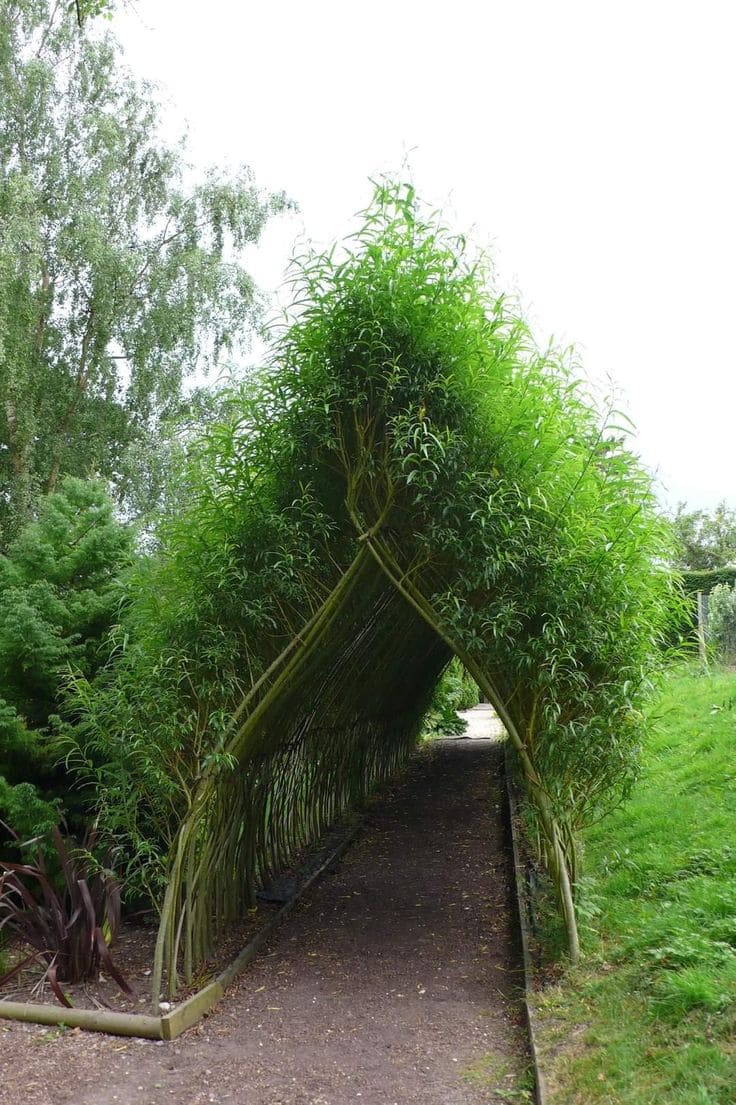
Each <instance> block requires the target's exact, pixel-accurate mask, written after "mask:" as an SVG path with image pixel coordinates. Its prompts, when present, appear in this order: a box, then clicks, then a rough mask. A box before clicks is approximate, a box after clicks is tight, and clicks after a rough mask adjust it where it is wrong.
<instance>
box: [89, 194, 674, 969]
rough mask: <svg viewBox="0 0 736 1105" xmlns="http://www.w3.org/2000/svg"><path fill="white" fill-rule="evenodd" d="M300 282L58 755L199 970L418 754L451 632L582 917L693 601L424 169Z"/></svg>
mask: <svg viewBox="0 0 736 1105" xmlns="http://www.w3.org/2000/svg"><path fill="white" fill-rule="evenodd" d="M294 284H295V292H294V294H295V302H296V303H297V308H296V317H295V321H294V322H293V325H290V326H288V327H287V328H286V329H285V331H284V333H283V334H282V336H281V337H280V339H279V340H278V341H277V342H276V345H275V347H274V352H273V356H272V360H271V363H270V364H269V365H268V366H267V367H266V368H265V369H264V371H263V372H262V373H260V374H259V375H257V376H255V377H254V378H253V379H252V380H251V381H250V382H249V383H248V384H247V385H245V386H243V387H241V388H240V389H239V390H237V391H235V392H233V393H232V395H231V398H230V401H229V404H225V405H224V407H223V417H222V418H221V419H220V421H219V422H215V423H213V424H212V425H211V426H210V427H209V429H208V431H207V433H206V434H205V435H204V437H203V438H202V440H201V441H200V442H199V443H198V444H197V445H196V446H195V447H193V448H192V449H191V451H190V456H189V459H188V462H187V464H186V466H185V468H184V470H183V471H182V473H181V477H180V479H181V481H182V486H183V488H184V489H185V491H184V494H183V496H182V506H181V509H180V510H179V511H178V512H177V514H176V516H172V517H171V518H170V519H169V520H168V521H167V523H166V525H165V526H164V528H163V530H162V532H161V554H160V556H159V557H158V558H157V559H156V560H155V561H154V562H152V563H151V564H148V565H146V566H145V568H144V569H143V570H142V571H141V572H140V574H139V577H138V579H137V582H136V584H135V587H134V591H133V594H132V598H131V603H130V607H129V609H128V611H127V612H126V616H125V621H124V628H123V629H122V630H121V633H120V635H119V637H118V641H119V651H118V654H117V656H116V658H115V661H114V663H113V664H112V665H111V667H110V669H109V671H108V672H107V673H106V675H105V678H104V679H102V680H98V682H97V684H96V685H95V686H91V685H89V684H87V683H84V682H81V683H79V685H78V690H77V702H76V709H77V710H78V711H81V712H82V713H83V715H84V716H83V720H82V722H81V724H80V725H79V726H77V728H76V730H75V731H74V732H72V733H70V735H69V745H68V747H69V754H70V760H69V762H70V763H75V764H76V765H77V767H78V768H79V769H80V770H81V771H82V773H83V774H86V776H87V777H88V778H90V779H91V780H93V781H94V783H95V788H96V793H98V794H99V796H100V799H101V818H102V823H103V825H104V826H105V827H106V828H107V829H108V831H109V832H110V833H112V834H113V835H114V836H115V837H116V838H117V839H118V841H120V842H122V843H123V844H124V846H125V847H126V848H127V850H128V854H129V856H131V858H132V860H133V862H134V863H135V865H136V867H137V869H138V870H139V871H141V872H142V874H141V880H142V881H143V882H146V883H147V884H148V886H149V887H151V888H152V889H153V890H154V892H155V890H156V887H157V886H160V885H161V884H162V882H163V874H164V873H165V874H166V876H167V879H166V881H167V883H168V886H167V893H166V900H165V902H164V910H163V919H162V928H161V933H160V943H159V959H158V966H159V969H160V968H161V966H162V965H167V966H168V968H169V972H170V973H169V986H170V987H173V986H174V985H175V981H176V980H175V974H174V966H175V964H176V961H177V956H178V951H179V947H180V942H181V946H182V947H183V949H184V963H185V969H186V971H187V973H190V971H191V965H192V963H193V962H196V960H197V959H198V958H200V957H201V956H202V955H203V954H206V952H207V949H208V948H209V947H210V946H211V939H212V934H213V932H216V931H217V928H218V926H220V925H221V924H222V923H224V922H225V921H227V920H228V919H229V918H230V917H232V916H237V914H238V911H239V910H241V909H242V908H243V905H244V904H247V902H248V900H249V896H252V893H253V888H254V886H255V885H257V883H258V880H259V879H260V878H261V877H263V873H264V871H267V870H269V869H270V868H271V866H272V865H273V864H278V863H279V862H282V861H283V860H284V859H285V858H288V857H289V855H291V854H292V851H293V849H294V847H296V846H298V845H299V843H301V842H302V841H303V840H304V839H305V838H308V837H309V836H310V835H313V834H314V832H315V831H318V829H319V827H320V826H321V825H322V824H324V823H325V820H327V819H329V817H331V816H334V814H335V812H336V811H338V810H339V809H341V808H343V807H344V805H345V803H346V802H348V801H350V800H352V799H354V798H356V797H360V796H361V795H362V794H364V793H365V792H366V787H367V786H369V785H370V783H371V780H373V779H376V778H379V777H381V775H382V774H383V773H385V772H386V771H387V770H389V769H390V767H391V765H393V764H394V763H395V762H398V760H399V759H400V758H401V757H402V756H403V755H405V754H406V752H407V751H408V749H409V748H410V747H411V745H412V743H413V741H414V740H415V739H416V735H417V734H418V732H419V729H420V726H421V718H422V715H423V714H424V712H425V711H426V708H427V705H428V703H429V701H430V698H431V693H432V689H433V687H434V684H435V682H436V680H437V676H438V673H439V672H440V671H441V670H442V669H443V668H444V667H445V665H446V663H447V661H448V660H449V659H450V656H451V655H452V653H453V652H454V653H455V654H456V655H457V656H458V657H459V659H460V660H461V661H462V663H463V665H464V666H465V668H466V669H467V670H468V671H469V672H470V674H471V675H472V677H473V678H474V679H475V681H476V682H477V683H478V685H479V686H480V688H481V690H482V691H483V693H484V694H485V695H486V697H488V698H489V700H490V701H491V702H492V704H493V705H494V706H495V707H496V709H497V710H498V712H499V714H500V715H501V718H502V721H503V722H504V724H505V726H506V728H507V731H508V732H509V735H510V738H511V741H512V743H513V745H514V748H515V750H516V755H517V761H518V764H519V768H520V772H521V774H522V776H523V778H524V780H525V783H526V788H527V794H528V796H529V800H530V802H531V804H532V806H533V809H534V811H535V816H536V817H537V821H538V825H539V829H540V839H541V840H542V843H543V847H544V850H545V854H546V856H547V859H548V862H549V863H550V866H551V868H552V870H553V872H554V874H555V877H556V878H557V880H558V885H559V886H560V893H561V898H562V901H563V902H564V905H565V910H566V916H567V919H568V925H569V930H570V937H571V941H574V940H575V932H574V917H573V914H572V898H571V885H572V884H574V879H575V847H574V840H575V832H576V831H577V829H578V828H579V827H580V826H582V825H583V824H585V823H586V822H587V821H589V820H590V819H592V818H595V817H598V816H599V815H600V813H601V811H602V810H604V809H606V808H607V807H608V806H609V805H611V804H612V803H613V804H615V803H616V802H617V801H618V800H619V798H620V796H621V794H622V792H624V791H625V790H627V788H628V786H629V785H630V782H631V780H632V778H633V777H634V775H635V773H636V767H637V753H638V748H639V746H640V743H641V739H642V734H643V730H644V721H643V716H642V713H641V707H642V704H643V702H644V701H645V699H646V696H647V694H648V691H649V687H650V678H651V675H652V672H653V671H654V670H655V669H656V667H657V665H658V664H659V663H661V650H660V645H661V642H662V639H663V635H664V634H665V633H666V632H667V631H668V628H669V621H670V618H671V615H672V612H673V609H674V607H675V606H676V605H677V602H676V597H675V595H674V591H673V585H672V580H671V577H670V574H669V572H668V571H667V570H666V569H665V567H664V565H665V564H666V563H667V562H668V560H669V559H670V558H671V549H670V546H669V529H668V527H667V526H666V525H665V524H664V523H663V522H661V521H660V519H659V518H658V515H657V510H656V504H655V500H654V497H653V494H652V490H651V486H650V482H649V478H648V476H647V474H646V473H645V472H644V471H643V470H642V469H641V468H640V466H639V465H638V462H637V461H636V459H635V457H634V456H633V455H632V454H631V453H630V452H629V451H627V449H626V447H625V444H624V442H623V436H622V430H621V427H620V426H618V425H617V424H616V421H615V416H614V415H613V414H612V412H610V411H608V412H599V411H597V410H596V409H595V408H594V406H593V404H592V403H591V401H590V400H589V399H588V398H586V397H585V395H584V394H583V392H582V390H581V387H580V384H579V383H578V381H577V379H576V378H575V375H574V372H573V366H571V365H569V364H567V363H566V362H565V361H564V359H562V358H561V357H560V356H559V355H558V354H557V353H555V352H554V351H551V350H545V351H540V350H538V349H537V348H536V347H535V345H534V343H533V341H532V339H531V337H530V334H529V332H528V329H527V327H526V326H525V324H524V322H523V320H522V319H521V318H520V317H519V315H518V312H517V311H516V309H515V307H514V305H513V304H512V303H511V302H509V301H507V300H505V299H504V298H503V297H500V296H499V295H497V294H496V293H495V292H493V291H492V290H491V289H490V288H489V283H488V274H487V273H486V271H485V269H484V267H483V265H482V263H480V262H479V261H478V260H477V259H476V258H473V257H469V256H468V255H467V253H466V251H465V247H464V243H463V241H462V240H458V239H455V238H453V237H452V236H450V235H448V234H447V233H446V232H445V231H444V230H443V229H442V228H441V227H439V226H438V225H437V223H436V220H435V219H434V218H431V217H425V215H424V214H423V212H422V210H421V208H420V206H419V204H418V203H417V202H416V200H415V198H414V195H413V191H412V190H411V189H404V188H402V187H399V186H394V185H389V186H386V187H382V186H381V187H379V188H378V189H377V192H376V197H375V202H374V205H373V206H372V208H371V209H370V210H369V211H368V212H367V213H366V215H365V221H364V224H363V226H362V229H361V230H360V232H359V233H358V235H357V236H356V237H355V239H353V240H352V241H351V243H349V246H348V247H347V248H346V249H344V250H335V251H332V252H330V253H328V254H326V255H320V256H308V257H306V258H303V259H301V261H300V262H299V263H298V265H297V266H296V269H295V273H294ZM170 846H171V847H172V848H173V852H172V853H171V856H172V857H173V859H172V860H169V859H168V855H167V850H168V848H169V847H170ZM169 862H170V863H171V866H170V867H169V868H168V870H167V864H168V863H169ZM181 911H184V913H183V915H184V916H186V918H187V922H186V925H184V926H183V927H182V926H181V925H180V924H179V918H180V916H182V912H181ZM571 946H572V945H571ZM157 984H158V976H157V977H156V979H155V980H154V987H156V986H157Z"/></svg>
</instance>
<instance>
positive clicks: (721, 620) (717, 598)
mask: <svg viewBox="0 0 736 1105" xmlns="http://www.w3.org/2000/svg"><path fill="white" fill-rule="evenodd" d="M707 640H708V643H709V645H710V646H711V647H712V649H713V650H714V652H715V654H716V656H717V657H718V658H719V659H720V660H722V661H724V662H726V663H732V662H733V661H734V659H736V587H729V586H728V584H727V583H719V584H717V585H716V586H715V587H714V588H713V590H712V591H711V593H710V595H709V598H708V624H707Z"/></svg>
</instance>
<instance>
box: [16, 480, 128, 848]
mask: <svg viewBox="0 0 736 1105" xmlns="http://www.w3.org/2000/svg"><path fill="white" fill-rule="evenodd" d="M132 556H133V533H132V530H131V529H130V527H129V526H124V525H122V524H121V523H120V522H119V521H118V520H116V518H115V517H114V514H113V507H112V503H111V502H110V499H109V497H108V495H107V493H106V492H105V490H104V488H103V487H101V486H99V485H96V484H94V483H91V482H89V481H83V480H78V479H75V478H73V477H67V478H66V479H64V480H63V481H62V482H61V485H60V488H59V490H58V491H57V492H55V493H54V494H51V495H48V496H46V497H45V498H44V499H43V500H42V502H41V504H40V509H39V516H38V520H37V521H35V522H31V523H29V524H28V525H26V526H25V527H24V528H23V529H22V530H21V532H20V533H19V534H18V536H17V537H16V538H15V539H14V540H13V541H12V542H11V543H10V545H9V546H8V549H7V553H6V555H0V818H3V819H4V820H6V821H7V822H8V823H9V824H11V825H12V826H13V827H14V828H15V829H16V831H17V832H18V833H19V834H20V835H21V836H22V837H26V836H28V835H32V834H33V832H35V831H37V830H38V829H39V828H42V827H44V826H45V825H48V823H49V822H50V821H52V820H54V819H55V806H56V804H53V805H49V802H48V801H47V800H50V799H54V798H56V799H59V800H63V801H64V803H65V804H66V805H67V807H68V806H69V804H70V803H71V802H73V796H71V795H69V794H68V780H66V779H65V778H64V777H63V775H62V774H61V773H60V772H59V770H58V768H57V767H56V760H57V755H56V753H55V752H54V751H53V749H52V748H51V747H50V741H49V732H48V727H49V720H50V717H51V715H53V714H55V713H56V712H57V711H58V709H59V706H60V702H61V698H62V692H63V690H64V687H65V684H66V682H67V681H68V679H69V673H70V669H71V668H73V669H74V670H75V671H77V672H80V673H83V674H84V675H86V676H91V675H93V674H94V672H95V671H96V669H97V667H98V666H99V664H100V661H101V659H102V657H101V656H100V653H99V651H98V650H99V648H100V645H101V643H102V641H103V639H104V638H105V636H106V634H107V633H108V631H109V630H110V628H111V626H112V625H113V623H114V622H116V621H117V620H118V612H119V606H120V602H121V598H122V593H123V592H122V588H121V583H120V576H121V573H122V572H123V571H124V570H125V569H126V568H127V567H128V565H129V564H130V562H131V559H132ZM34 785H37V786H38V787H39V788H40V790H41V792H42V794H43V799H42V798H41V797H40V796H39V795H38V794H36V792H35V790H34Z"/></svg>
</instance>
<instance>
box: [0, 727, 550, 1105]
mask: <svg viewBox="0 0 736 1105" xmlns="http://www.w3.org/2000/svg"><path fill="white" fill-rule="evenodd" d="M478 716H479V715H477V714H476V720H477V717H478ZM475 731H477V730H473V729H471V730H470V732H471V733H472V732H475ZM486 731H487V730H486ZM501 757H502V746H501V745H499V744H496V743H491V742H489V741H487V740H477V739H472V738H469V739H458V740H446V741H437V742H435V743H434V744H433V745H431V746H427V747H425V748H424V749H422V750H421V751H420V752H419V753H418V754H417V755H416V757H415V758H414V759H413V760H412V762H411V764H410V766H409V768H408V770H407V772H406V773H405V774H404V775H403V776H402V778H401V779H400V780H399V781H398V782H397V783H396V784H395V785H394V786H393V787H392V788H390V789H389V790H388V791H387V792H386V793H384V795H383V796H382V797H381V798H380V799H379V800H378V801H376V802H375V803H373V804H372V805H371V807H370V809H369V811H368V815H367V819H366V831H365V833H364V834H363V835H362V837H361V838H359V840H358V841H357V843H356V844H354V845H353V846H352V847H351V849H350V850H349V852H348V853H346V855H345V856H344V857H343V859H342V860H341V861H340V862H339V864H338V865H337V866H336V867H335V868H334V869H333V870H332V871H331V872H329V873H328V874H327V875H326V876H325V877H324V878H323V879H322V880H321V881H320V882H319V883H318V884H317V885H316V886H315V887H313V888H312V889H311V891H310V892H309V893H308V894H307V896H306V897H305V899H304V900H303V901H302V902H301V903H300V904H299V905H298V906H297V908H296V910H295V912H294V914H293V915H292V916H291V918H290V919H289V920H288V921H287V922H286V923H285V924H284V926H283V927H282V928H281V929H280V930H278V932H277V933H276V934H275V936H274V938H273V940H272V941H271V943H270V945H269V946H268V947H267V948H266V950H265V951H264V953H262V954H261V956H260V957H259V958H258V959H257V960H256V961H255V962H254V963H253V964H252V965H251V967H250V968H249V969H248V970H247V971H246V973H245V974H243V975H242V976H241V977H240V978H239V980H238V981H237V983H236V984H235V985H234V986H233V988H232V990H231V991H230V992H229V993H228V995H227V996H226V998H225V999H224V1000H223V1002H222V1003H221V1005H220V1006H219V1007H218V1008H217V1010H215V1012H214V1013H213V1014H212V1015H211V1016H210V1017H208V1018H207V1019H206V1020H205V1021H203V1022H202V1023H201V1024H200V1025H199V1026H197V1027H196V1028H195V1029H192V1030H190V1032H188V1033H186V1034H185V1035H184V1036H182V1037H180V1038H179V1039H178V1040H176V1041H173V1042H171V1043H158V1042H145V1041H137V1040H126V1039H122V1038H116V1037H110V1036H100V1035H95V1034H87V1033H82V1032H79V1031H78V1030H77V1031H75V1032H68V1031H67V1032H61V1033H56V1032H50V1031H49V1030H48V1029H45V1028H42V1027H40V1026H34V1025H22V1024H16V1023H10V1022H0V1102H2V1105H16V1103H18V1105H19V1103H20V1102H26V1103H28V1105H42V1103H43V1105H72V1103H74V1105H163V1103H165V1102H171V1101H176V1102H178V1103H182V1105H204V1103H209V1102H218V1103H219V1102H223V1103H225V1102H229V1103H233V1105H347V1103H348V1102H350V1103H351V1105H363V1103H365V1105H420V1103H421V1105H479V1103H481V1102H483V1103H489V1102H490V1103H494V1102H496V1103H500V1102H509V1101H512V1102H513V1101H515V1102H522V1101H525V1100H529V1099H530V1098H529V1096H528V1094H527V1091H526V1085H527V1084H526V1082H525V1075H526V1068H527V1055H526V1051H525V1034H524V1027H523V1018H522V1012H521V1006H520V1002H519V996H518V994H519V987H520V985H521V982H522V978H521V976H520V974H519V962H518V957H517V954H516V950H515V946H514V939H513V921H512V917H513V913H512V909H511V901H510V891H509V886H510V871H509V860H508V857H507V854H506V848H505V839H504V831H503V817H502V796H501V795H502V792H501V786H500V775H499V773H500V768H501Z"/></svg>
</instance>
